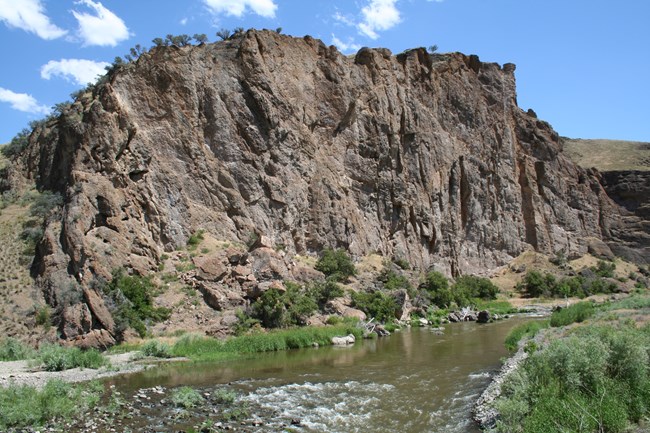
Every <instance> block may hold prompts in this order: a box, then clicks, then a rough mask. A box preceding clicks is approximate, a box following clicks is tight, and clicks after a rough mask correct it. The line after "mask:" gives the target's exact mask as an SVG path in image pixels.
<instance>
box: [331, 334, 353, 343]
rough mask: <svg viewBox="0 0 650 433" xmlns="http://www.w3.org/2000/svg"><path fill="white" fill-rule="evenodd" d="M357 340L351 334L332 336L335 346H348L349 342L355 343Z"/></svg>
mask: <svg viewBox="0 0 650 433" xmlns="http://www.w3.org/2000/svg"><path fill="white" fill-rule="evenodd" d="M355 340H356V339H355V338H354V335H352V334H349V335H346V336H345V337H332V344H333V345H334V346H347V345H348V344H354V342H355Z"/></svg>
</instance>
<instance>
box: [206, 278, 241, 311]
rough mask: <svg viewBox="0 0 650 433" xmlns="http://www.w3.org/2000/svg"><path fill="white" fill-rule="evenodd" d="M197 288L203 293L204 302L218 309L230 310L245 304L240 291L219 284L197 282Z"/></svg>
mask: <svg viewBox="0 0 650 433" xmlns="http://www.w3.org/2000/svg"><path fill="white" fill-rule="evenodd" d="M197 289H198V290H199V291H200V292H201V294H202V295H203V300H204V301H205V303H206V304H208V305H209V306H210V307H211V308H214V309H215V310H218V311H224V310H232V309H234V308H236V307H241V306H243V305H245V304H246V300H245V299H244V296H243V294H242V293H241V292H240V291H237V290H233V289H231V288H229V287H226V286H223V285H220V284H213V283H207V282H206V283H199V284H197Z"/></svg>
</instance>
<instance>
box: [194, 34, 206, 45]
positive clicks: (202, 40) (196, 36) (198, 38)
mask: <svg viewBox="0 0 650 433" xmlns="http://www.w3.org/2000/svg"><path fill="white" fill-rule="evenodd" d="M193 38H194V40H195V41H196V42H198V43H199V44H205V43H206V42H208V36H207V35H206V34H205V33H195V34H194V36H193Z"/></svg>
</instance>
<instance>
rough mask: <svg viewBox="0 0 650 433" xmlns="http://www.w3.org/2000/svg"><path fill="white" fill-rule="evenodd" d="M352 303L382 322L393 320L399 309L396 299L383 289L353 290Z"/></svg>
mask: <svg viewBox="0 0 650 433" xmlns="http://www.w3.org/2000/svg"><path fill="white" fill-rule="evenodd" d="M352 305H353V306H354V307H355V308H358V309H359V310H361V311H363V312H364V313H366V314H367V315H368V317H374V318H375V319H376V320H377V321H379V322H382V323H386V322H391V321H393V320H394V319H395V312H396V311H397V304H396V303H395V300H394V299H393V298H392V297H390V296H388V295H386V294H385V293H383V292H381V291H375V292H352Z"/></svg>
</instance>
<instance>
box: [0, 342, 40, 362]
mask: <svg viewBox="0 0 650 433" xmlns="http://www.w3.org/2000/svg"><path fill="white" fill-rule="evenodd" d="M35 354H36V351H35V350H34V349H32V348H31V347H30V346H28V345H26V344H24V343H22V342H20V341H19V340H16V339H15V338H12V337H9V338H5V339H4V340H2V341H1V342H0V361H19V360H22V359H30V358H33V357H34V355H35Z"/></svg>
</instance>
